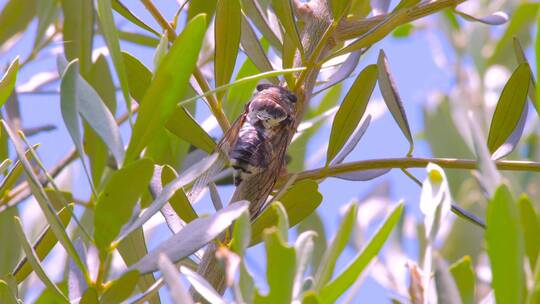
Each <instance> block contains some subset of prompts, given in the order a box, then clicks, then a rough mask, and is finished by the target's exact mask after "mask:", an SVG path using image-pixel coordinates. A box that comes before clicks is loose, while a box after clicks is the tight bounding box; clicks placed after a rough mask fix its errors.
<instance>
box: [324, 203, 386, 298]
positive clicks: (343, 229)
mask: <svg viewBox="0 0 540 304" xmlns="http://www.w3.org/2000/svg"><path fill="white" fill-rule="evenodd" d="M357 209H358V206H357V205H356V204H351V205H350V206H349V207H348V209H347V212H346V213H345V215H344V216H343V219H342V221H341V224H340V225H339V228H338V229H337V231H336V233H335V235H334V238H333V239H332V241H331V243H330V246H329V247H328V249H327V250H326V252H325V253H324V256H323V258H322V261H321V266H320V267H319V269H318V271H317V275H316V276H315V290H316V291H318V292H322V291H323V290H324V289H326V287H325V286H326V285H327V283H328V282H329V281H330V279H331V278H332V275H333V274H334V267H335V266H336V262H337V259H338V257H339V256H340V255H341V252H342V251H343V249H345V246H347V244H348V243H349V238H350V236H351V232H352V229H353V226H354V222H355V219H356V211H357ZM377 251H378V250H377ZM362 268H363V267H362ZM349 272H350V271H349ZM355 278H356V277H355ZM347 287H348V286H347Z"/></svg>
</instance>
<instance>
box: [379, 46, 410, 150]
mask: <svg viewBox="0 0 540 304" xmlns="http://www.w3.org/2000/svg"><path fill="white" fill-rule="evenodd" d="M377 66H378V71H379V75H378V79H379V89H380V90H381V94H382V96H383V99H384V102H385V103H386V106H387V107H388V109H389V110H390V113H392V117H394V120H395V121H396V122H397V124H398V126H399V128H400V129H401V132H403V135H405V137H406V138H407V140H408V141H409V145H410V147H409V152H407V154H408V155H411V154H412V151H413V149H414V143H413V139H412V135H411V129H410V127H409V121H408V120H407V115H406V114H405V109H404V108H403V102H402V101H401V97H400V96H399V93H398V90H397V86H396V83H395V81H394V77H393V76H392V74H391V72H390V66H389V64H388V60H387V59H386V55H385V54H384V51H383V50H380V52H379V59H378V60H377Z"/></svg>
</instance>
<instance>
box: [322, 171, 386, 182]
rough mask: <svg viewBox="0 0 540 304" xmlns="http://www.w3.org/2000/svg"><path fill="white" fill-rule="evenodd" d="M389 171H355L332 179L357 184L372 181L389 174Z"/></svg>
mask: <svg viewBox="0 0 540 304" xmlns="http://www.w3.org/2000/svg"><path fill="white" fill-rule="evenodd" d="M390 170H391V169H373V170H363V171H356V172H349V173H343V174H338V175H335V176H333V177H335V178H339V179H344V180H349V181H359V182H365V181H370V180H372V179H375V178H377V177H380V176H383V175H385V174H386V173H388V172H390Z"/></svg>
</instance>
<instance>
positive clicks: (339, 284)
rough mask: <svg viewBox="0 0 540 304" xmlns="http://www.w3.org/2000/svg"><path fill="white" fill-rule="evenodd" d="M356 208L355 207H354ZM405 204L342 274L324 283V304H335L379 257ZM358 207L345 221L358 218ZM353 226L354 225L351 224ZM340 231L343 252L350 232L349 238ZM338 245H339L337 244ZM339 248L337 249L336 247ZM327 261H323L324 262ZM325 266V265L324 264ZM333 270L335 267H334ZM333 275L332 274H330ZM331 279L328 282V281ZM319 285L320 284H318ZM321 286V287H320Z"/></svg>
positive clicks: (343, 225) (401, 205)
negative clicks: (376, 257) (351, 217)
mask: <svg viewBox="0 0 540 304" xmlns="http://www.w3.org/2000/svg"><path fill="white" fill-rule="evenodd" d="M352 206H355V205H352ZM403 206H404V205H403V203H400V204H399V205H398V206H397V207H396V208H394V210H393V211H392V212H391V213H390V215H389V216H388V217H387V218H386V220H385V221H384V223H383V224H382V226H381V228H379V229H378V230H377V232H376V233H375V235H374V236H373V237H372V238H371V240H370V241H369V242H368V243H367V245H366V246H365V247H364V249H363V250H362V252H361V253H360V254H359V255H357V256H356V258H355V259H354V260H353V261H352V262H351V263H350V264H349V266H347V268H345V270H344V271H343V272H342V273H340V274H339V275H338V276H337V277H336V278H335V279H333V280H332V281H331V282H330V283H328V284H326V283H324V285H323V286H324V287H322V290H321V294H320V297H321V299H322V301H323V302H324V303H334V302H335V301H336V300H337V298H338V297H339V296H340V295H341V294H343V293H344V292H345V291H346V290H347V289H348V288H349V287H350V286H351V285H352V284H354V282H356V280H357V278H358V277H359V276H360V275H361V274H362V271H363V270H364V269H365V268H366V267H367V266H368V265H369V263H370V262H371V260H372V259H373V258H374V257H375V256H377V254H378V253H379V251H380V250H381V248H382V246H383V245H384V243H385V242H386V240H387V239H388V237H389V236H390V233H391V232H392V231H393V229H394V227H395V226H396V224H397V222H398V221H399V219H400V218H401V215H402V213H403ZM355 211H356V207H351V208H350V209H349V212H348V213H347V215H346V218H345V220H346V221H349V220H350V218H349V216H353V218H356V212H355ZM345 225H349V223H347V224H345V223H344V224H342V225H341V227H340V228H341V229H343V230H341V229H340V230H341V231H344V232H345V231H346V230H345V229H348V228H349V227H348V226H347V227H346V226H345ZM350 225H351V226H352V224H350ZM340 230H338V232H337V233H338V234H337V235H336V240H337V239H339V240H340V242H341V245H340V246H341V247H340V248H341V250H339V252H341V251H342V250H343V247H344V246H345V245H346V244H347V241H348V239H349V238H348V236H349V234H350V232H349V233H348V234H347V235H346V236H347V238H346V239H345V237H342V236H341V235H340V234H339V233H340ZM336 244H337V243H336ZM332 248H333V247H330V252H332V251H333V249H332ZM336 248H337V247H336ZM339 252H338V251H334V254H333V255H335V253H338V254H339ZM336 258H337V256H335V257H334V258H333V263H334V264H335V259H336ZM324 261H325V260H323V262H324ZM323 265H324V264H323ZM323 267H324V266H323ZM332 268H333V266H332ZM330 275H331V272H330ZM329 279H330V277H328V279H327V280H326V281H328V280H329ZM317 283H319V282H317ZM319 284H320V283H319ZM318 286H319V285H318Z"/></svg>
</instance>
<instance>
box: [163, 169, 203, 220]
mask: <svg viewBox="0 0 540 304" xmlns="http://www.w3.org/2000/svg"><path fill="white" fill-rule="evenodd" d="M176 178H178V176H177V175H176V171H174V169H173V168H172V167H170V166H164V167H163V169H162V171H161V183H162V184H163V185H166V184H168V183H170V182H172V181H173V180H175V179H176ZM169 204H170V205H171V207H172V208H173V209H174V211H175V212H176V214H178V216H179V217H180V218H181V219H182V220H183V221H184V222H186V223H189V222H191V221H193V220H194V219H196V218H198V217H199V216H198V215H197V213H196V212H195V210H193V206H191V203H190V202H189V199H188V197H187V195H186V193H185V192H184V189H182V188H181V187H180V188H178V189H177V190H176V192H175V193H174V195H173V196H172V197H171V198H170V199H169Z"/></svg>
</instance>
